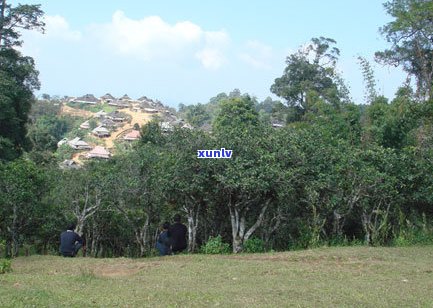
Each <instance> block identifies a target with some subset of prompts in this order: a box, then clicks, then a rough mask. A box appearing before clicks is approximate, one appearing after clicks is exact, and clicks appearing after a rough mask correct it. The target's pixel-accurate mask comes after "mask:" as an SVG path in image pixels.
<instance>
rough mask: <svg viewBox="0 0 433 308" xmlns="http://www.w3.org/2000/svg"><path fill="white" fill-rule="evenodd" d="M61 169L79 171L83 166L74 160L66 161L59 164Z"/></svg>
mask: <svg viewBox="0 0 433 308" xmlns="http://www.w3.org/2000/svg"><path fill="white" fill-rule="evenodd" d="M59 167H60V169H79V168H81V166H80V165H79V164H77V162H75V161H74V160H72V159H65V160H64V161H63V162H61V163H60V164H59Z"/></svg>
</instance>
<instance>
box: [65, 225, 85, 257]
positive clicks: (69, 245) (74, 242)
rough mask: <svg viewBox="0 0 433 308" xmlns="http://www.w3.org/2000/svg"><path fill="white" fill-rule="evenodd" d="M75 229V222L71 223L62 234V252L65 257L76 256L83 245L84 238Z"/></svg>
mask: <svg viewBox="0 0 433 308" xmlns="http://www.w3.org/2000/svg"><path fill="white" fill-rule="evenodd" d="M74 230H75V224H71V225H70V226H69V227H68V229H67V230H66V231H64V232H62V234H60V253H61V254H62V255H63V256H64V257H75V256H76V255H77V253H78V250H80V248H81V246H83V239H82V238H81V236H79V235H78V234H77V233H75V231H74Z"/></svg>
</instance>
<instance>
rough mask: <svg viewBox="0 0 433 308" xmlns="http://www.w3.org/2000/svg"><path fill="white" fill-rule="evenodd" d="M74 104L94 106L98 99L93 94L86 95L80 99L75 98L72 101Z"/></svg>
mask: <svg viewBox="0 0 433 308" xmlns="http://www.w3.org/2000/svg"><path fill="white" fill-rule="evenodd" d="M73 102H74V103H82V104H90V105H96V104H98V103H99V99H97V98H96V97H95V96H94V95H93V94H86V95H83V96H80V97H77V98H76V99H74V100H73Z"/></svg>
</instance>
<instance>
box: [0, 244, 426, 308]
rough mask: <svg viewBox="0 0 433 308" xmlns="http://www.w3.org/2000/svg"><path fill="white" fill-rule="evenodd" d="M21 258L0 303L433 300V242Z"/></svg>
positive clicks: (6, 277)
mask: <svg viewBox="0 0 433 308" xmlns="http://www.w3.org/2000/svg"><path fill="white" fill-rule="evenodd" d="M12 264H13V272H11V273H7V274H3V275H0V307H23V306H35V307H46V306H50V307H58V306H70V307H79V306H81V307H89V306H90V307H92V306H100V307H205V306H220V307H233V306H234V307H246V306H248V307H264V306H268V307H282V306H283V307H284V306H300V307H305V306H308V307H309V306H315V307H317V306H356V307H360V306H361V307H362V306H365V307H367V306H369V307H383V306H391V307H396V306H401V307H414V306H422V307H432V306H433V247H432V246H427V247H405V248H368V247H347V248H321V249H315V250H307V251H296V252H284V253H273V254H248V255H222V256H207V255H181V256H174V257H164V258H148V259H125V258H118V259H92V258H76V259H65V258H62V257H55V256H32V257H20V258H18V259H15V260H13V263H12Z"/></svg>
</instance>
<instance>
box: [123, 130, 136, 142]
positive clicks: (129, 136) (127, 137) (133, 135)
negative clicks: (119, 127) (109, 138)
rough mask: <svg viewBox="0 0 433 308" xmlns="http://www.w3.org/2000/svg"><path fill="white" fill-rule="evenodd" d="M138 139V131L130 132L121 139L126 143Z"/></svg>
mask: <svg viewBox="0 0 433 308" xmlns="http://www.w3.org/2000/svg"><path fill="white" fill-rule="evenodd" d="M138 139H140V132H139V131H138V130H132V131H131V132H129V133H127V134H126V135H125V136H124V137H123V140H127V141H134V140H138Z"/></svg>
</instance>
